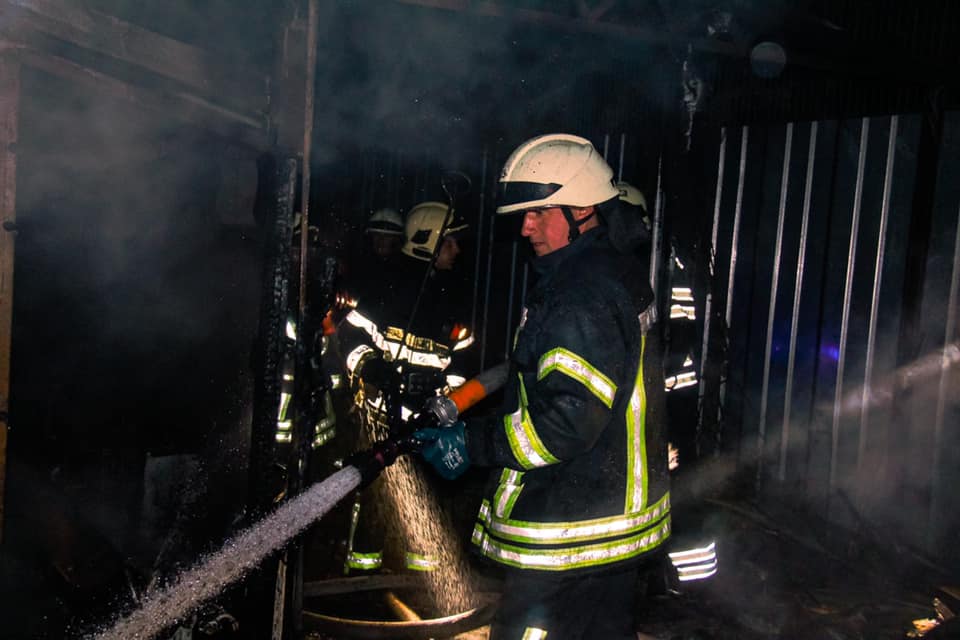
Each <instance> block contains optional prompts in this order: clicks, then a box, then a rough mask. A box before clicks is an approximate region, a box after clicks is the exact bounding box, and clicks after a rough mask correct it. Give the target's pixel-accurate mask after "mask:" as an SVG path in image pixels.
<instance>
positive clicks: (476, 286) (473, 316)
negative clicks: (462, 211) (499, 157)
mask: <svg viewBox="0 0 960 640" xmlns="http://www.w3.org/2000/svg"><path fill="white" fill-rule="evenodd" d="M479 200H480V201H479V203H478V208H479V213H478V214H477V240H476V244H475V246H474V253H475V254H476V255H474V260H473V303H472V305H471V307H470V331H472V332H473V334H474V335H477V333H478V332H477V329H479V327H478V326H477V301H478V300H479V298H480V253H481V251H480V249H481V248H482V247H483V219H484V216H485V215H486V203H487V149H486V147H484V149H483V155H482V156H481V160H480V198H479ZM490 225H491V226H492V225H493V221H492V220H491V221H490ZM492 248H493V247H488V250H489V249H492ZM479 348H480V350H483V345H482V344H481V345H479Z"/></svg>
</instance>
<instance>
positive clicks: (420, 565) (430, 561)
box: [406, 551, 440, 571]
mask: <svg viewBox="0 0 960 640" xmlns="http://www.w3.org/2000/svg"><path fill="white" fill-rule="evenodd" d="M406 564H407V569H412V570H413V571H435V570H436V568H437V567H439V566H440V561H439V560H437V557H436V556H433V555H426V554H422V553H413V552H412V551H407V553H406Z"/></svg>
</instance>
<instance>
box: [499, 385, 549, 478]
mask: <svg viewBox="0 0 960 640" xmlns="http://www.w3.org/2000/svg"><path fill="white" fill-rule="evenodd" d="M520 390H521V394H520V401H519V402H520V406H519V407H517V410H516V411H514V412H513V413H511V414H510V415H507V416H504V425H505V427H506V432H507V440H508V441H509V442H510V450H511V451H512V452H513V456H514V457H515V458H516V459H517V462H519V463H520V464H521V466H523V467H524V468H525V469H533V468H534V467H546V466H549V465H551V464H556V463H557V462H559V460H558V459H557V458H555V457H553V455H551V454H550V452H549V451H547V448H546V447H545V446H544V445H543V443H542V442H541V441H540V436H538V435H537V432H536V430H535V429H534V428H533V423H532V422H531V421H530V414H529V413H528V412H527V399H526V392H524V391H523V381H522V380H521V382H520Z"/></svg>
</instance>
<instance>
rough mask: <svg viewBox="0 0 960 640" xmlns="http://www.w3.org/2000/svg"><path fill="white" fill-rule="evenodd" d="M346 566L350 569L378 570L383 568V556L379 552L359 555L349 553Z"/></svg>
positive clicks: (357, 553) (355, 552)
mask: <svg viewBox="0 0 960 640" xmlns="http://www.w3.org/2000/svg"><path fill="white" fill-rule="evenodd" d="M347 566H348V567H350V568H351V569H364V570H366V571H369V570H371V569H379V568H380V567H381V566H383V554H382V553H380V552H379V551H377V552H374V553H359V552H357V551H351V552H350V554H349V555H348V556H347Z"/></svg>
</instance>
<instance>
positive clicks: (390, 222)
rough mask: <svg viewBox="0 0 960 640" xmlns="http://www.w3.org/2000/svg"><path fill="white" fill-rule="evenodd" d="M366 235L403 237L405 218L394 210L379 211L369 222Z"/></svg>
mask: <svg viewBox="0 0 960 640" xmlns="http://www.w3.org/2000/svg"><path fill="white" fill-rule="evenodd" d="M364 231H365V232H366V233H383V234H387V235H392V236H402V235H403V218H401V217H400V214H399V213H397V212H396V211H394V210H393V209H379V210H377V211H375V212H374V214H373V215H372V216H370V219H369V220H367V228H366V229H364Z"/></svg>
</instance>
